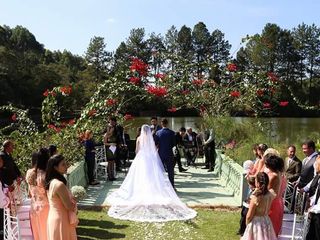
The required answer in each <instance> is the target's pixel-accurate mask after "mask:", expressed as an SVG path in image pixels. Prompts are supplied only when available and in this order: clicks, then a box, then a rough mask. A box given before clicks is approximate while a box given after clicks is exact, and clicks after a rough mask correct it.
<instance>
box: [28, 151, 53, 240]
mask: <svg viewBox="0 0 320 240" xmlns="http://www.w3.org/2000/svg"><path fill="white" fill-rule="evenodd" d="M49 157H50V155H49V150H48V149H47V148H41V149H40V150H39V152H38V160H37V165H36V187H35V190H36V191H35V196H34V199H35V209H34V210H35V213H36V215H35V219H36V222H35V224H36V226H32V229H33V230H36V231H34V232H36V233H37V236H35V234H34V239H35V240H46V239H47V226H46V224H43V223H46V222H47V219H48V213H49V202H48V197H47V192H46V189H45V178H46V169H47V165H48V160H49Z"/></svg>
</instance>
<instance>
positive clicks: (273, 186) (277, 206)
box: [264, 153, 286, 236]
mask: <svg viewBox="0 0 320 240" xmlns="http://www.w3.org/2000/svg"><path fill="white" fill-rule="evenodd" d="M264 158H265V165H266V168H267V169H266V172H267V174H268V177H269V185H268V189H269V190H270V191H271V190H272V191H274V193H275V195H276V197H275V199H274V200H273V201H272V203H271V207H270V212H269V217H270V219H271V222H272V225H273V228H274V231H275V233H276V235H277V236H278V235H279V233H280V231H281V227H282V220H283V213H284V202H283V194H284V191H285V188H286V178H285V176H284V174H283V169H284V161H283V159H282V158H280V157H279V156H276V155H274V154H272V153H269V154H267V155H266V156H265V157H264Z"/></svg>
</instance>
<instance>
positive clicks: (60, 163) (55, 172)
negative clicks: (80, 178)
mask: <svg viewBox="0 0 320 240" xmlns="http://www.w3.org/2000/svg"><path fill="white" fill-rule="evenodd" d="M66 172H67V165H66V162H65V160H64V158H63V156H62V155H53V156H52V157H51V158H50V159H49V162H48V167H47V172H46V188H47V190H48V199H49V205H50V209H49V216H48V221H47V227H48V235H47V236H48V240H74V239H77V234H76V224H74V219H73V218H74V216H75V211H76V202H75V201H74V199H72V198H71V194H70V191H69V189H68V187H67V180H66V179H65V178H64V176H63V174H65V173H66ZM71 216H72V217H71Z"/></svg>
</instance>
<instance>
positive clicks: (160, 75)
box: [154, 73, 166, 80]
mask: <svg viewBox="0 0 320 240" xmlns="http://www.w3.org/2000/svg"><path fill="white" fill-rule="evenodd" d="M154 77H155V78H159V79H161V80H163V79H164V78H165V77H166V75H165V74H163V73H157V74H155V75H154Z"/></svg>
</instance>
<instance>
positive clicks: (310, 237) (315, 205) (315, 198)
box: [306, 155, 320, 240]
mask: <svg viewBox="0 0 320 240" xmlns="http://www.w3.org/2000/svg"><path fill="white" fill-rule="evenodd" d="M315 170H316V175H315V177H314V178H313V181H312V183H311V187H310V190H311V188H312V186H315V192H314V194H313V195H312V196H311V197H310V209H309V219H310V227H309V230H308V233H307V237H306V240H320V199H319V196H320V156H319V155H318V156H317V158H316V162H315Z"/></svg>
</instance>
